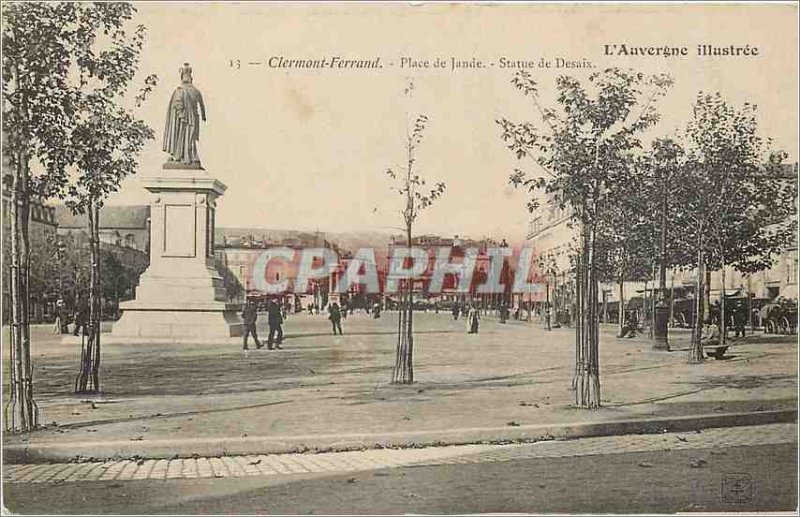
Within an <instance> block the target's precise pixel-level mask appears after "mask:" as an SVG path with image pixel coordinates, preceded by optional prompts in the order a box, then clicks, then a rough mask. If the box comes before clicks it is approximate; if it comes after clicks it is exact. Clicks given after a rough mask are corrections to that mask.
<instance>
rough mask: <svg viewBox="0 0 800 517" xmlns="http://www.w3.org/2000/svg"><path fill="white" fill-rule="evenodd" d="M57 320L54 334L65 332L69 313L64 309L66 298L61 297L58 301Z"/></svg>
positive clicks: (54, 325)
mask: <svg viewBox="0 0 800 517" xmlns="http://www.w3.org/2000/svg"><path fill="white" fill-rule="evenodd" d="M55 312H56V321H55V323H54V324H53V334H64V331H65V328H66V326H67V321H66V319H67V314H66V311H65V310H64V300H62V299H60V298H59V300H58V301H57V302H56V311H55Z"/></svg>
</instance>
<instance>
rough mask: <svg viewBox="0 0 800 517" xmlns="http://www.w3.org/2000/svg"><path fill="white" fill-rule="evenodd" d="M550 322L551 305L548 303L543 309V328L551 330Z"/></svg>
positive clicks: (551, 317)
mask: <svg viewBox="0 0 800 517" xmlns="http://www.w3.org/2000/svg"><path fill="white" fill-rule="evenodd" d="M552 322H553V306H552V305H550V304H549V303H548V304H547V307H545V309H544V323H545V328H546V329H547V330H553V329H552V327H551V325H552Z"/></svg>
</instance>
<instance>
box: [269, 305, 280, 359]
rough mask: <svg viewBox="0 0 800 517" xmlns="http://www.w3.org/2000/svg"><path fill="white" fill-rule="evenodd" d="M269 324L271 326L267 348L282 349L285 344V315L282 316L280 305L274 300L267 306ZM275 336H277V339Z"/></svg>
mask: <svg viewBox="0 0 800 517" xmlns="http://www.w3.org/2000/svg"><path fill="white" fill-rule="evenodd" d="M267 324H268V325H269V337H268V338H267V348H268V349H269V350H274V349H275V348H278V349H280V348H281V343H282V342H283V314H281V310H280V309H279V308H278V304H277V303H275V302H274V301H272V300H270V302H269V305H268V306H267ZM275 334H277V339H276V337H275ZM273 343H275V346H273V345H272V344H273Z"/></svg>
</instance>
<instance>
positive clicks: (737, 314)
mask: <svg viewBox="0 0 800 517" xmlns="http://www.w3.org/2000/svg"><path fill="white" fill-rule="evenodd" d="M746 321H747V309H746V308H745V307H737V308H735V309H734V311H733V328H734V331H735V333H736V334H735V335H736V337H740V336H741V337H745V336H744V326H745V323H746Z"/></svg>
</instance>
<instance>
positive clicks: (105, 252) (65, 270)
mask: <svg viewBox="0 0 800 517" xmlns="http://www.w3.org/2000/svg"><path fill="white" fill-rule="evenodd" d="M9 237H10V236H9V235H7V234H6V235H4V236H3V260H4V263H6V264H8V263H10V260H11V253H10V238H9ZM30 250H31V253H30V257H31V259H30V265H29V268H28V297H29V300H30V301H31V305H30V306H29V308H30V309H31V311H32V313H33V312H34V308H38V309H39V310H38V312H39V314H38V317H39V318H40V319H42V317H43V313H45V312H49V314H50V315H54V314H53V312H52V309H53V308H54V307H55V303H56V301H57V300H62V301H63V302H64V304H65V306H66V307H67V308H68V309H70V310H73V309H75V308H76V307H77V306H78V305H79V304H80V302H81V300H82V298H85V297H86V296H87V295H88V292H87V285H88V281H89V278H90V277H91V253H90V249H89V246H88V239H86V237H85V236H84V235H83V234H67V235H58V234H56V233H55V232H41V234H40V235H31V236H30ZM100 264H101V270H102V271H103V275H101V278H100V280H101V282H100V292H101V294H102V298H103V299H104V300H105V301H106V305H108V304H111V303H113V304H114V306H118V305H119V301H120V300H122V299H127V298H129V297H130V296H131V295H132V292H133V289H134V288H135V287H136V281H137V278H138V276H139V275H140V274H141V273H142V271H141V270H140V269H139V268H138V267H137V266H136V265H130V264H127V263H126V262H125V261H124V260H123V259H121V258H120V257H119V256H118V254H117V253H115V252H114V250H113V249H109V248H106V249H101V252H100ZM9 281H10V270H9V269H8V268H4V269H3V283H4V285H8V284H9ZM32 313H31V314H29V317H30V318H31V319H32V321H36V318H37V315H34V314H32ZM9 321H10V314H9V311H8V306H4V307H3V323H8V322H9Z"/></svg>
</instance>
